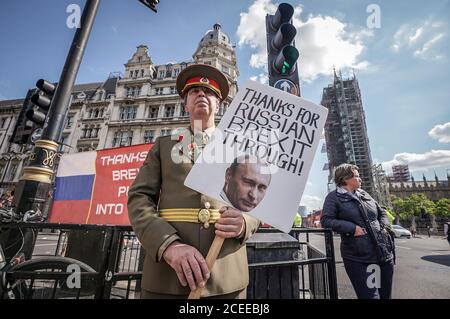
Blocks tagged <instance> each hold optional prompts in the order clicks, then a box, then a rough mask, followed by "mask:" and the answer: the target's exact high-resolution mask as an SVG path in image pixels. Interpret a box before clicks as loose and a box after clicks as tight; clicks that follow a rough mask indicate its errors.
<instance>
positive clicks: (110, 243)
mask: <svg viewBox="0 0 450 319" xmlns="http://www.w3.org/2000/svg"><path fill="white" fill-rule="evenodd" d="M17 227H20V228H21V229H26V228H33V229H35V230H38V231H39V235H38V240H37V244H36V245H35V247H34V250H33V256H32V260H33V259H36V258H42V257H43V256H47V257H48V256H63V257H68V258H72V259H76V260H80V261H81V262H83V263H84V264H87V265H89V266H90V267H92V268H93V270H94V271H83V270H82V272H81V287H80V288H75V289H72V290H71V289H70V288H69V287H68V286H67V284H66V282H67V279H68V278H69V277H70V276H71V275H73V273H72V272H69V271H64V269H60V268H61V267H59V268H57V267H55V268H52V267H48V268H47V269H45V270H44V269H40V270H39V271H11V272H8V273H7V274H6V276H7V278H8V279H10V280H13V281H15V282H16V283H17V282H19V284H18V286H19V287H20V286H21V285H22V284H20V282H22V283H24V282H26V283H27V285H26V286H27V287H28V290H27V291H26V292H25V293H23V294H21V298H26V299H28V298H43V299H46V298H51V299H55V298H56V299H61V298H70V299H79V298H82V299H83V298H88V299H136V298H139V297H140V280H141V277H142V272H141V269H142V265H143V260H144V255H145V251H144V250H143V248H142V247H141V245H140V243H139V242H138V240H137V238H136V236H135V235H134V233H133V232H132V229H131V227H129V226H102V225H73V224H50V223H39V224H38V223H33V224H31V223H14V224H1V225H0V229H2V230H4V229H6V228H17ZM276 232H277V231H276V230H273V229H260V230H259V231H258V233H276ZM310 234H320V235H323V238H324V240H325V248H326V249H325V253H322V252H321V251H319V250H318V249H317V248H316V247H314V246H313V245H312V244H311V243H310V241H309V235H310ZM290 235H292V236H293V237H294V238H295V239H296V240H297V242H298V251H297V253H295V254H294V255H293V256H292V258H290V259H289V260H277V261H270V260H269V261H264V262H251V261H249V270H250V281H251V282H250V285H249V289H248V298H250V299H258V298H300V299H337V282H336V269H335V260H334V248H333V238H332V232H331V231H329V230H325V229H305V228H294V229H292V231H291V233H290ZM304 235H305V236H306V239H305V240H303V238H302V236H304ZM247 249H249V248H248V247H247ZM88 251H89V253H87V252H88ZM266 260H267V259H266ZM5 297H7V296H3V298H5ZM0 298H2V296H0Z"/></svg>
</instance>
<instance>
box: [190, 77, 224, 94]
mask: <svg viewBox="0 0 450 319" xmlns="http://www.w3.org/2000/svg"><path fill="white" fill-rule="evenodd" d="M193 86H204V87H207V88H209V89H211V90H212V91H214V93H216V94H217V95H218V96H219V98H222V94H221V92H220V87H219V84H218V83H217V82H216V81H214V80H213V79H210V78H207V77H201V76H196V77H193V78H190V79H189V80H187V81H186V85H185V86H184V88H183V93H184V92H185V91H186V89H188V88H190V87H193Z"/></svg>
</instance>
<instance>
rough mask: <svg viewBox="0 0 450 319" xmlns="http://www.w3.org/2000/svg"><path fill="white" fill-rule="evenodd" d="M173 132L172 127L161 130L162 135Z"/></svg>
mask: <svg viewBox="0 0 450 319" xmlns="http://www.w3.org/2000/svg"><path fill="white" fill-rule="evenodd" d="M171 132H172V130H171V129H164V130H161V136H168V135H170V134H171Z"/></svg>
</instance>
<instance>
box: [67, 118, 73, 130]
mask: <svg viewBox="0 0 450 319" xmlns="http://www.w3.org/2000/svg"><path fill="white" fill-rule="evenodd" d="M72 124H73V116H68V117H67V120H66V128H71V127H72Z"/></svg>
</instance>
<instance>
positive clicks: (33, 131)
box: [10, 79, 56, 144]
mask: <svg viewBox="0 0 450 319" xmlns="http://www.w3.org/2000/svg"><path fill="white" fill-rule="evenodd" d="M36 87H37V88H36V89H31V90H28V93H27V96H26V97H25V100H24V101H23V105H22V110H21V111H20V114H19V118H18V119H17V122H16V126H15V127H14V132H13V135H12V136H11V139H10V142H11V143H15V144H27V143H29V142H30V136H31V142H33V143H34V142H35V141H36V140H37V139H39V137H40V135H41V134H42V130H43V127H44V124H45V121H46V117H47V112H48V109H49V108H50V104H51V101H52V97H53V94H54V93H55V90H56V84H52V83H50V82H47V81H45V80H42V79H41V80H39V81H37V83H36Z"/></svg>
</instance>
